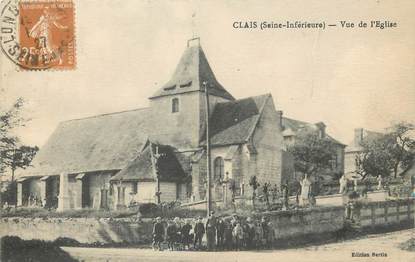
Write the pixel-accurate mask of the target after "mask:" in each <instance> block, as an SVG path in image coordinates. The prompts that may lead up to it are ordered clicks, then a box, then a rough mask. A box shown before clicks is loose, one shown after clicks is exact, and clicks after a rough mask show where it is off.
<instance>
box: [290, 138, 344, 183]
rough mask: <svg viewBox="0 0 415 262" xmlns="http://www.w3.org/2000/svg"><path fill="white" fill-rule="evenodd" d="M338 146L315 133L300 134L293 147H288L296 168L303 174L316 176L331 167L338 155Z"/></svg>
mask: <svg viewBox="0 0 415 262" xmlns="http://www.w3.org/2000/svg"><path fill="white" fill-rule="evenodd" d="M335 146H336V144H335V143H334V142H333V141H332V140H330V139H328V138H327V137H321V136H320V135H319V133H318V132H315V131H312V130H311V131H303V132H299V133H298V135H297V137H296V140H295V142H294V144H293V145H291V146H289V147H288V152H290V153H291V154H292V156H293V158H294V168H295V170H296V171H299V172H301V173H303V174H308V175H309V176H315V175H316V174H318V173H319V172H321V171H323V170H326V169H328V168H330V167H331V161H332V160H333V159H334V157H335V155H336V151H335Z"/></svg>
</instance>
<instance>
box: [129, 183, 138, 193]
mask: <svg viewBox="0 0 415 262" xmlns="http://www.w3.org/2000/svg"><path fill="white" fill-rule="evenodd" d="M137 189H138V183H136V182H133V187H132V189H131V193H133V194H137Z"/></svg>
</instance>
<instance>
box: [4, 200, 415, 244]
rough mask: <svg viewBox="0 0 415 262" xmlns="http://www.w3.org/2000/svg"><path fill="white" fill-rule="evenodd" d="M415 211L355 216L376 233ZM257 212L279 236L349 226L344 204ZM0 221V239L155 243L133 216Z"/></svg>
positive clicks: (400, 206)
mask: <svg viewBox="0 0 415 262" xmlns="http://www.w3.org/2000/svg"><path fill="white" fill-rule="evenodd" d="M199 204H200V205H201V206H204V205H205V202H204V201H201V202H199ZM189 208H190V207H189ZM414 210H415V200H414V199H407V200H395V201H383V202H370V203H364V204H362V205H361V208H360V212H357V216H356V217H355V219H356V221H357V223H358V224H360V225H361V227H362V229H364V230H367V231H370V232H377V231H376V229H377V228H379V227H384V228H386V229H389V230H394V229H395V228H402V227H408V226H409V227H412V226H413V225H414ZM256 216H257V218H258V219H260V218H261V217H262V216H265V217H267V218H268V219H269V220H270V222H272V224H273V228H274V232H275V237H276V240H286V239H300V240H301V239H302V240H306V241H311V240H310V239H312V238H313V237H314V236H328V235H335V234H337V233H338V232H339V231H341V230H342V229H344V225H345V208H344V207H343V206H337V207H318V208H313V209H299V210H287V211H271V212H265V213H261V214H258V215H256ZM0 222H1V223H0V237H1V236H5V235H14V236H18V237H21V238H23V239H42V240H55V239H56V238H58V237H67V238H72V239H75V240H77V241H78V242H80V243H83V244H91V243H96V242H99V243H128V244H143V243H147V244H149V243H151V238H152V221H151V220H144V221H142V222H134V221H131V220H130V219H114V220H110V219H99V220H98V219H92V218H78V219H63V218H53V219H40V218H2V219H1V221H0ZM310 236H311V238H310ZM307 239H308V240H307Z"/></svg>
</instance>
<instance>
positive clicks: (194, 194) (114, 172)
mask: <svg viewBox="0 0 415 262" xmlns="http://www.w3.org/2000/svg"><path fill="white" fill-rule="evenodd" d="M204 82H206V83H207V85H208V92H209V97H210V117H209V118H210V123H211V127H210V134H211V135H210V137H211V145H212V150H211V155H212V158H211V161H212V162H211V166H212V181H213V182H212V184H213V185H212V187H213V188H212V192H213V198H214V199H215V200H217V201H219V202H222V203H223V202H225V203H226V202H229V201H230V195H231V194H230V193H229V194H228V192H227V191H228V190H229V189H228V187H229V186H227V184H226V183H227V182H229V181H230V179H233V180H235V181H236V185H237V194H240V195H242V194H246V193H247V192H249V190H250V189H249V186H248V183H249V178H250V177H251V176H253V175H256V176H257V177H258V180H259V182H260V183H264V182H271V183H272V184H278V185H279V184H280V183H281V180H282V177H283V176H284V174H283V170H282V154H283V135H282V126H281V119H280V117H281V114H280V113H278V111H277V110H276V108H275V105H274V101H273V98H272V96H271V95H270V94H265V95H260V96H255V97H248V98H244V99H239V100H236V99H235V98H234V97H233V96H232V95H231V94H230V93H229V92H228V91H227V90H225V88H224V87H223V86H222V85H221V84H220V83H219V82H218V81H217V80H216V77H215V75H214V74H213V72H212V70H211V68H210V66H209V63H208V61H207V59H206V56H205V53H204V51H203V50H202V48H201V46H200V45H191V46H188V47H187V48H186V50H185V52H184V54H183V55H182V57H181V59H180V62H179V64H178V65H177V67H176V70H175V72H174V74H173V76H172V77H171V79H170V80H169V81H168V82H167V83H166V84H165V85H163V86H162V87H161V88H160V89H159V90H157V91H156V92H155V93H154V95H152V96H151V97H150V98H149V107H147V108H142V109H136V110H130V111H124V112H117V113H111V114H104V115H98V116H92V117H87V118H82V119H75V120H69V121H65V122H62V123H60V124H59V126H58V127H57V129H56V130H55V131H54V133H53V134H52V135H51V136H50V138H49V139H48V141H47V142H46V144H45V145H44V146H43V147H42V148H41V150H40V151H39V153H38V154H37V155H36V157H35V159H34V161H33V167H31V168H28V169H26V170H24V171H23V173H22V174H21V176H20V177H19V180H18V205H27V204H28V202H29V201H28V199H29V198H31V197H32V198H33V197H36V198H37V199H41V200H42V201H46V204H47V205H55V206H57V207H58V210H65V209H71V208H83V207H93V208H110V209H115V208H122V207H125V206H128V205H129V204H130V203H131V202H155V201H156V199H157V197H156V192H157V183H156V181H157V174H158V176H159V179H160V180H159V181H160V192H161V195H160V197H161V201H175V200H179V201H182V202H188V201H199V200H203V199H205V196H206V153H205V147H206V139H205V137H206V121H205V112H206V104H205V89H204V85H203V83H204ZM155 160H157V161H155Z"/></svg>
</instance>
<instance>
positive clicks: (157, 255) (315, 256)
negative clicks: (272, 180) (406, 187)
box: [62, 228, 415, 262]
mask: <svg viewBox="0 0 415 262" xmlns="http://www.w3.org/2000/svg"><path fill="white" fill-rule="evenodd" d="M414 238H415V229H413V228H412V229H406V230H400V231H395V232H389V233H382V234H370V235H366V236H360V237H359V238H355V239H350V240H346V241H341V242H336V243H329V244H323V245H309V246H306V247H297V248H291V249H277V250H263V251H238V252H236V251H225V252H220V251H219V252H194V251H160V252H158V251H153V250H151V249H137V248H78V247H62V249H63V250H64V251H66V252H68V253H69V254H70V255H71V256H72V257H73V258H75V259H78V260H79V261H158V262H161V261H218V262H219V261H220V262H227V261H238V262H239V261H290V262H295V261H301V262H306V261H318V262H325V261H327V262H336V261H359V262H360V261H402V262H411V261H415V252H413V251H412V252H411V251H409V250H405V248H406V249H408V245H407V241H409V240H411V239H412V240H413V239H414ZM412 243H413V241H412ZM402 247H404V250H403V249H402ZM411 247H412V250H413V248H414V246H411ZM411 247H409V249H411ZM353 253H355V254H357V253H359V254H361V255H362V254H368V255H369V257H365V256H363V255H362V256H356V255H355V256H353Z"/></svg>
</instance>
